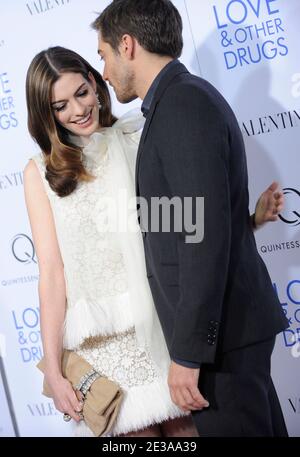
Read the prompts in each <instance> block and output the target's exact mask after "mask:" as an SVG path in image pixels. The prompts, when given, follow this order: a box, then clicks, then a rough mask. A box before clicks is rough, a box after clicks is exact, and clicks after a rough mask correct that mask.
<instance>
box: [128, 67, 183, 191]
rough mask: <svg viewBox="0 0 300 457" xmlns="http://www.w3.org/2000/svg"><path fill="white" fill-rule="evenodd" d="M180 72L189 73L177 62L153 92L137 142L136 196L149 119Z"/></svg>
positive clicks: (150, 119)
mask: <svg viewBox="0 0 300 457" xmlns="http://www.w3.org/2000/svg"><path fill="white" fill-rule="evenodd" d="M181 73H189V72H188V70H187V69H186V67H185V66H184V65H183V64H182V63H180V62H178V63H177V64H176V65H174V66H173V67H172V68H171V69H170V70H169V71H168V72H167V73H166V74H165V75H164V76H163V77H162V79H161V81H160V82H159V85H158V87H157V90H156V92H155V95H154V98H153V101H152V103H151V107H150V111H149V113H148V114H147V117H146V122H145V125H144V128H143V132H142V136H141V139H140V143H139V148H138V153H137V158H136V166H135V190H136V195H137V196H139V195H140V193H139V183H138V174H139V167H140V163H141V157H142V154H143V146H144V143H145V140H146V136H147V133H148V130H149V127H150V124H151V121H152V119H153V115H154V113H155V110H156V107H157V105H158V103H159V101H160V99H161V97H162V96H163V93H164V92H165V90H166V89H167V87H168V86H169V85H170V83H171V81H172V80H173V79H174V78H175V77H176V76H178V75H180V74H181Z"/></svg>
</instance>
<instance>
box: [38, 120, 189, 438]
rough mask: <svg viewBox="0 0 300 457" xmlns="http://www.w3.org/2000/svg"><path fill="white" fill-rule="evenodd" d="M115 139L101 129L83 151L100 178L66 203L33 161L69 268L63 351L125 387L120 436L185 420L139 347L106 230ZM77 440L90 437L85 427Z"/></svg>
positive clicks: (120, 264) (114, 242)
mask: <svg viewBox="0 0 300 457" xmlns="http://www.w3.org/2000/svg"><path fill="white" fill-rule="evenodd" d="M118 125H119V126H120V127H119V129H121V130H122V128H123V126H124V122H123V123H122V122H119V123H117V124H115V125H114V127H113V128H114V129H118ZM111 134H112V128H107V129H104V130H103V131H102V132H101V133H96V134H94V135H92V138H93V136H96V137H97V141H96V142H95V141H94V142H93V141H90V143H89V144H88V145H86V146H85V147H83V151H82V152H83V163H84V165H85V167H86V169H87V170H88V171H89V172H90V173H91V174H92V175H93V176H94V177H95V179H94V180H93V181H92V182H89V183H86V182H81V183H79V184H78V186H77V188H76V190H75V191H74V192H73V193H71V194H70V195H69V196H67V197H63V198H61V197H58V196H57V195H56V194H55V193H54V192H53V191H52V189H51V188H50V186H49V184H48V182H47V180H46V179H45V165H44V160H43V156H42V154H38V155H36V156H35V157H33V159H34V161H35V163H36V164H37V166H38V168H39V170H40V172H41V176H42V180H43V182H44V185H45V189H46V192H47V195H48V197H49V201H50V204H51V208H52V212H53V215H54V220H55V227H56V233H57V238H58V242H59V246H60V250H61V255H62V259H63V262H64V274H65V280H66V290H67V308H66V317H65V330H64V347H65V348H67V349H72V350H76V352H77V353H78V354H79V355H81V356H82V357H84V358H85V359H86V360H87V361H88V362H89V363H90V364H91V365H92V366H93V367H94V368H95V369H96V370H97V371H98V372H99V373H100V374H101V375H103V376H106V377H108V378H110V379H112V380H113V381H115V382H117V383H118V384H119V385H120V387H121V388H122V390H123V392H124V400H123V403H122V406H121V409H120V413H119V415H118V418H117V420H116V423H115V425H114V427H113V430H112V431H111V432H110V434H111V436H115V435H119V434H121V433H127V432H129V431H135V430H140V429H143V428H145V427H147V426H150V425H152V424H155V423H160V422H163V421H165V420H168V419H170V418H175V417H179V416H183V415H185V414H184V413H183V412H182V411H181V410H180V409H179V408H178V407H177V406H176V405H175V404H174V403H173V402H172V401H171V398H170V394H169V389H168V385H167V375H168V372H167V369H165V370H163V371H162V370H161V368H158V365H157V364H156V363H155V361H154V359H153V358H152V357H151V354H150V351H149V350H147V347H146V348H145V347H144V348H142V347H140V346H139V344H138V341H137V338H136V332H135V327H134V318H133V315H132V309H131V307H130V303H129V293H128V276H127V271H126V268H125V263H124V259H123V255H122V250H121V248H120V245H119V243H118V237H116V236H115V234H114V233H110V232H108V231H107V217H108V215H107V201H112V200H111V199H114V198H116V194H114V191H113V190H112V186H111V182H110V179H111V171H110V148H109V141H107V140H108V138H109V137H110V135H111ZM122 134H124V135H125V133H122ZM126 135H127V137H126V138H127V141H128V151H123V152H124V153H127V152H128V153H130V154H136V151H137V145H138V141H139V137H140V132H132V133H131V134H128V133H126ZM99 140H101V141H99ZM95 144H97V151H95ZM130 144H131V145H130ZM99 145H100V147H99ZM129 145H130V146H129ZM133 151H134V152H133ZM132 160H133V162H134V160H135V156H134V157H132ZM141 306H142V304H141ZM167 366H168V364H167V363H166V367H167ZM76 435H79V436H89V435H91V436H92V432H91V431H90V430H89V429H88V427H87V426H86V425H85V424H84V422H83V421H81V422H80V423H79V424H78V425H76Z"/></svg>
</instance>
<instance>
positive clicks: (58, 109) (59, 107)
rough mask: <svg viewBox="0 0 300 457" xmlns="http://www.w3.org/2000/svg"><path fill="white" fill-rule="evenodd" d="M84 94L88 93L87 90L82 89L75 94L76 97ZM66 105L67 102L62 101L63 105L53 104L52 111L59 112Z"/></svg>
mask: <svg viewBox="0 0 300 457" xmlns="http://www.w3.org/2000/svg"><path fill="white" fill-rule="evenodd" d="M86 95H88V90H87V89H84V90H82V91H80V92H78V94H76V97H85V96H86ZM66 106H67V104H66V103H64V104H63V105H59V106H54V107H53V109H54V111H56V112H57V113H59V112H60V111H63V110H64V109H65V108H66Z"/></svg>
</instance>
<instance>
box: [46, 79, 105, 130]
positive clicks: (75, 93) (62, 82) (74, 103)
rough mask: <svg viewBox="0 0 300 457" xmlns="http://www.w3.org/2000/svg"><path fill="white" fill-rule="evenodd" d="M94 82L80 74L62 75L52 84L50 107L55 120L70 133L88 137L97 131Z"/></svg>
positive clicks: (96, 104)
mask: <svg viewBox="0 0 300 457" xmlns="http://www.w3.org/2000/svg"><path fill="white" fill-rule="evenodd" d="M95 91H96V82H95V79H94V77H93V75H92V74H91V73H90V75H89V80H88V81H87V80H86V79H85V78H84V77H83V76H82V75H81V74H80V73H63V74H62V75H61V76H60V78H59V79H58V80H57V81H56V82H55V83H54V84H53V87H52V99H51V106H52V109H53V112H54V116H55V118H56V120H57V121H58V122H59V123H60V124H61V125H62V126H63V127H64V128H66V129H67V130H69V131H70V132H71V133H73V134H75V135H79V136H90V135H92V134H93V133H94V132H95V131H96V130H98V129H99V105H98V99H97V96H96V93H95Z"/></svg>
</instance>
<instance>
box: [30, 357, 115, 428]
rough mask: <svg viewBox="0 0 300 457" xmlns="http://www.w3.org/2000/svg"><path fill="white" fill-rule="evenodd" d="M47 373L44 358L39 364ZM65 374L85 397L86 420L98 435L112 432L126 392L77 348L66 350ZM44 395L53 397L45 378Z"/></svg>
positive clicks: (63, 366)
mask: <svg viewBox="0 0 300 457" xmlns="http://www.w3.org/2000/svg"><path fill="white" fill-rule="evenodd" d="M37 367H38V368H39V369H40V370H41V371H42V372H43V373H44V371H45V361H44V358H43V359H42V360H41V361H40V362H39V363H38V364H37ZM62 374H63V376H64V377H65V378H67V379H68V380H69V381H70V382H71V384H72V386H73V387H74V389H76V390H80V392H81V393H82V394H83V396H84V402H83V410H82V414H83V420H84V421H85V423H86V424H87V426H88V427H89V428H90V429H91V430H92V432H93V433H94V435H95V436H101V435H104V434H105V433H108V432H109V431H110V429H111V428H112V426H113V424H114V422H115V420H116V418H117V415H118V412H119V409H120V406H121V402H122V399H123V392H122V390H121V389H120V387H119V386H118V384H116V383H115V382H113V381H110V380H109V379H107V378H105V377H103V376H100V375H99V373H97V372H96V371H95V370H94V369H93V367H92V366H91V365H90V364H89V363H88V362H87V361H86V360H84V359H83V358H82V357H80V356H79V355H78V354H76V352H74V351H68V350H64V351H63V357H62ZM43 395H45V396H46V397H51V393H50V389H49V387H48V385H47V383H46V381H45V379H44V383H43Z"/></svg>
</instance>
